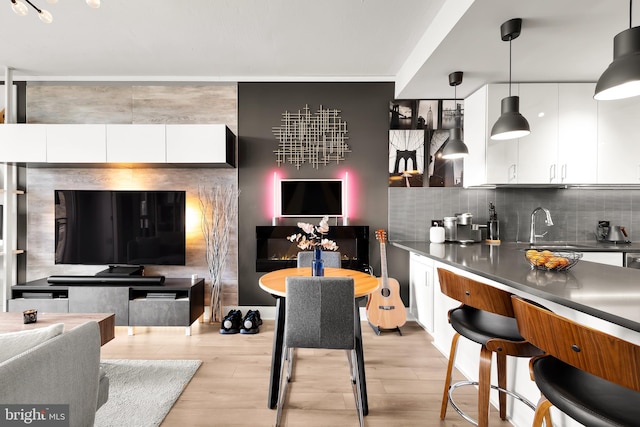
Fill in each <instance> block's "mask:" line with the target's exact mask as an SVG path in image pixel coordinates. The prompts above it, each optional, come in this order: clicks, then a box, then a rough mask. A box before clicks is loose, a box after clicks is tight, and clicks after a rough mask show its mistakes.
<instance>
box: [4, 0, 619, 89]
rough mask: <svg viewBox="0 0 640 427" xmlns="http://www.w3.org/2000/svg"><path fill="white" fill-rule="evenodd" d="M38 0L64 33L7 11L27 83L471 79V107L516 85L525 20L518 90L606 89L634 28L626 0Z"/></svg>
mask: <svg viewBox="0 0 640 427" xmlns="http://www.w3.org/2000/svg"><path fill="white" fill-rule="evenodd" d="M32 1H33V2H34V3H35V4H36V5H37V6H39V7H42V8H44V9H47V10H49V11H50V12H51V13H52V14H53V16H54V21H53V23H52V24H44V23H42V22H40V20H39V19H38V18H37V15H36V13H34V12H35V11H34V10H30V13H29V14H28V15H27V16H24V17H19V16H17V15H16V14H14V13H13V12H12V11H11V4H10V0H3V3H4V4H2V5H1V7H0V28H2V34H3V35H4V40H3V42H2V47H1V48H0V65H1V66H3V67H10V68H12V69H13V71H12V75H13V79H14V80H28V81H164V82H169V81H178V82H182V81H187V82H194V81H207V82H216V81H221V82H242V81H395V82H396V97H397V98H405V99H411V98H452V97H453V88H451V87H450V86H449V84H448V77H447V76H448V74H449V73H450V72H452V71H457V70H460V71H464V72H465V78H464V81H463V83H462V85H461V86H459V87H458V88H457V94H458V97H459V98H462V97H465V96H466V95H468V94H469V93H471V92H473V91H475V90H476V89H477V88H478V87H480V86H481V85H483V84H485V83H491V82H504V81H507V79H508V65H509V62H508V61H509V44H508V43H507V42H503V41H502V40H501V39H500V31H499V28H500V24H502V23H503V22H504V21H506V20H508V19H511V18H515V17H520V18H523V28H522V34H521V36H520V37H519V38H518V39H516V40H514V41H513V42H512V48H513V81H527V82H537V81H567V82H569V81H596V80H597V78H598V76H599V75H600V73H602V71H603V70H604V69H605V68H606V67H607V65H608V64H609V62H610V61H611V59H612V55H613V37H614V36H615V34H617V33H618V32H620V31H622V30H624V29H625V28H627V27H628V19H629V17H628V11H629V9H628V8H629V2H627V1H624V0H607V1H603V0H536V1H531V0H475V1H474V0H401V1H398V0H396V1H391V0H189V1H185V0H182V1H177V0H174V1H167V0H134V1H131V0H129V1H125V0H103V1H102V6H101V7H100V8H99V9H91V8H89V7H88V6H86V4H85V2H84V0H60V2H59V3H58V4H53V5H52V4H48V3H47V2H46V1H45V0H32ZM3 73H4V72H3ZM0 80H2V78H1V76H0Z"/></svg>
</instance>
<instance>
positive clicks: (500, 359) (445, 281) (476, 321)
mask: <svg viewBox="0 0 640 427" xmlns="http://www.w3.org/2000/svg"><path fill="white" fill-rule="evenodd" d="M438 277H439V279H440V289H441V291H442V293H443V294H445V295H447V296H449V297H450V298H453V299H455V300H457V301H460V302H461V305H460V306H459V307H457V308H454V309H452V310H450V311H449V323H450V324H451V326H452V327H453V329H454V330H455V331H456V333H455V335H454V336H453V340H452V342H451V351H450V353H449V365H448V367H447V377H446V379H445V385H444V391H443V395H442V405H441V407H440V418H441V419H444V418H445V416H446V413H447V406H448V405H449V403H451V406H452V407H453V409H455V411H456V412H458V414H460V415H461V416H462V417H463V418H464V419H465V420H467V421H469V422H470V423H472V424H475V425H478V426H480V427H486V426H488V424H489V391H490V389H491V388H493V389H496V390H498V392H499V395H498V397H499V402H498V403H499V411H500V418H501V419H503V420H505V419H506V418H507V409H506V406H507V401H506V397H507V395H510V396H512V397H514V398H516V399H518V400H519V401H521V402H523V403H524V404H526V405H527V406H529V407H530V408H531V409H535V405H534V404H533V403H531V402H529V401H528V400H527V399H525V398H524V397H522V396H520V395H519V394H517V393H515V392H512V391H509V390H507V374H506V371H507V356H515V357H531V356H535V355H540V354H542V351H541V350H540V349H538V348H537V347H534V346H533V345H531V344H530V343H529V342H527V340H525V339H524V338H523V337H522V336H521V335H520V332H519V330H518V324H517V322H516V319H515V314H514V312H513V306H512V304H511V294H510V293H509V292H506V291H504V290H502V289H498V288H495V287H493V286H490V285H487V284H485V283H482V282H478V281H476V280H473V279H470V278H468V277H464V276H460V275H457V274H455V273H453V272H451V271H449V270H444V269H441V268H439V269H438ZM461 336H462V337H465V338H467V339H469V340H471V341H473V342H476V343H478V344H480V345H481V348H480V364H479V366H480V367H479V373H478V381H477V382H476V381H461V382H458V383H456V384H451V376H452V372H453V367H454V364H455V357H456V351H457V348H458V340H459V338H460V337H461ZM494 353H495V354H496V361H497V371H498V384H497V385H492V384H491V365H492V358H493V354H494ZM464 385H477V386H478V419H477V421H476V420H474V419H472V418H471V417H470V416H469V415H467V414H466V413H464V412H463V411H462V410H461V409H460V408H458V406H457V405H456V403H455V401H454V399H453V397H452V392H453V391H454V390H455V389H456V388H458V387H460V386H464Z"/></svg>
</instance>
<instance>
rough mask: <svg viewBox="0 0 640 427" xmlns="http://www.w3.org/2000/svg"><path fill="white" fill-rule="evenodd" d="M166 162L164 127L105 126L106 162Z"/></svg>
mask: <svg viewBox="0 0 640 427" xmlns="http://www.w3.org/2000/svg"><path fill="white" fill-rule="evenodd" d="M166 161H167V154H166V143H165V125H152V124H151V125H129V124H127V125H107V162H109V163H166Z"/></svg>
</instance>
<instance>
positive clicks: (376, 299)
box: [367, 230, 407, 335]
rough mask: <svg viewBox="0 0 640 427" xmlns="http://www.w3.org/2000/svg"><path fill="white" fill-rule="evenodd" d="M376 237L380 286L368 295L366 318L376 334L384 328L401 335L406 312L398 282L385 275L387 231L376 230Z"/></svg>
mask: <svg viewBox="0 0 640 427" xmlns="http://www.w3.org/2000/svg"><path fill="white" fill-rule="evenodd" d="M376 239H378V240H379V241H380V266H381V277H380V278H379V279H378V280H379V281H380V287H379V288H378V290H376V291H375V292H373V293H371V294H370V295H369V300H368V301H367V319H369V324H370V325H371V327H372V328H373V330H374V331H375V332H376V334H377V335H380V331H381V330H384V329H391V330H396V331H397V332H398V333H399V334H400V335H402V332H401V331H400V326H402V325H404V324H405V322H406V321H407V313H406V311H405V308H404V303H403V302H402V299H401V298H400V284H399V283H398V281H397V280H396V279H392V278H390V277H388V275H387V248H386V243H387V232H386V231H384V230H376Z"/></svg>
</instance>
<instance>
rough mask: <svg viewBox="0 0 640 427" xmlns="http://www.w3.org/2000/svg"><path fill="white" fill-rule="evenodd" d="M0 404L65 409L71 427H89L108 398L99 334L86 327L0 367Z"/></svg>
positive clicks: (92, 324)
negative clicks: (67, 405)
mask: <svg viewBox="0 0 640 427" xmlns="http://www.w3.org/2000/svg"><path fill="white" fill-rule="evenodd" d="M0 378H2V383H1V385H0V404H22V405H24V404H49V405H52V404H69V414H68V415H69V425H70V426H71V427H87V426H92V425H93V423H94V419H95V414H96V410H97V409H98V408H99V407H100V406H102V404H104V403H105V402H106V401H107V399H108V396H109V378H108V377H106V376H105V375H104V373H103V372H101V369H100V330H99V327H98V324H97V323H96V322H93V321H92V322H87V323H84V324H82V325H80V326H77V327H75V328H73V329H71V330H69V331H68V332H65V333H62V334H60V335H57V336H55V337H53V338H50V339H47V340H46V341H44V342H42V343H40V344H38V345H36V346H35V347H32V348H30V349H28V350H26V351H24V352H22V353H20V354H18V355H16V356H14V357H11V358H10V359H8V360H5V361H4V362H2V363H0Z"/></svg>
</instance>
